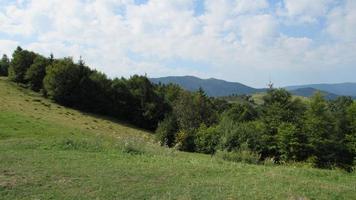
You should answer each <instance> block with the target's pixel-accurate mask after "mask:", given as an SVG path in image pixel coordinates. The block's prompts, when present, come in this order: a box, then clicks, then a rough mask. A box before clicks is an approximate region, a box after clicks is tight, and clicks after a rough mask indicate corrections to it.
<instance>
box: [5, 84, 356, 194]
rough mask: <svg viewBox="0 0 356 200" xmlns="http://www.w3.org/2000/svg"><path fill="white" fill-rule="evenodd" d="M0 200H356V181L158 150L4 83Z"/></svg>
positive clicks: (143, 136)
mask: <svg viewBox="0 0 356 200" xmlns="http://www.w3.org/2000/svg"><path fill="white" fill-rule="evenodd" d="M0 103H1V104H0V199H354V198H355V197H356V184H355V183H356V174H355V173H346V172H343V171H337V170H320V169H312V168H301V167H295V166H263V165H262V166H258V165H248V164H243V163H234V162H227V161H223V160H221V159H218V158H215V157H211V156H208V155H201V154H190V153H183V152H176V151H174V150H171V149H165V148H161V147H159V146H158V145H156V144H155V143H154V142H153V140H152V139H151V134H150V133H148V132H145V131H142V130H137V129H134V128H132V127H130V126H127V125H125V124H121V123H115V122H114V121H112V120H110V119H106V118H101V117H95V116H91V115H86V114H83V113H80V112H77V111H75V110H72V109H67V108H64V107H61V106H58V105H56V104H54V103H52V102H50V101H48V100H47V99H43V98H41V97H40V96H38V95H37V94H35V93H32V92H29V91H27V90H24V89H22V88H19V87H17V86H14V85H13V84H11V83H8V82H7V81H5V80H0Z"/></svg>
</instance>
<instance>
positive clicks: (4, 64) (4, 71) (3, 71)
mask: <svg viewBox="0 0 356 200" xmlns="http://www.w3.org/2000/svg"><path fill="white" fill-rule="evenodd" d="M9 66H10V60H9V58H8V57H7V55H6V54H4V55H3V56H2V58H1V60H0V76H7V75H8V70H9Z"/></svg>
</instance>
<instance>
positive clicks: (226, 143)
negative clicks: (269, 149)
mask: <svg viewBox="0 0 356 200" xmlns="http://www.w3.org/2000/svg"><path fill="white" fill-rule="evenodd" d="M219 129H220V130H221V131H222V137H221V144H220V146H221V148H222V149H223V150H227V151H232V150H236V149H240V148H241V145H242V144H246V145H247V146H248V148H250V149H251V150H253V151H256V152H259V151H261V149H263V148H264V147H263V140H262V139H263V138H262V135H263V133H264V125H263V123H261V122H258V121H254V122H245V123H234V122H232V121H231V120H229V119H225V120H223V121H222V122H221V123H220V124H219Z"/></svg>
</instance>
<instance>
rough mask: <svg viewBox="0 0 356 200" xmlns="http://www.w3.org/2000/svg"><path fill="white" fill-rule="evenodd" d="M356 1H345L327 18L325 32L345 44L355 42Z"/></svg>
mask: <svg viewBox="0 0 356 200" xmlns="http://www.w3.org/2000/svg"><path fill="white" fill-rule="evenodd" d="M355 10H356V1H354V0H347V1H346V2H345V3H344V4H341V5H340V6H338V7H336V8H334V9H333V10H332V11H331V12H330V13H329V14H328V16H327V18H328V23H327V31H328V33H330V34H331V35H332V36H333V37H334V38H336V39H338V40H342V41H345V42H352V41H353V42H355V40H356V12H355Z"/></svg>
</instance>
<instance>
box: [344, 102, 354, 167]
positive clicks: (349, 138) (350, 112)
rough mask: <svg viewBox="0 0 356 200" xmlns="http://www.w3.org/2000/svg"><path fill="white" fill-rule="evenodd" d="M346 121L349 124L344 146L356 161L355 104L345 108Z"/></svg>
mask: <svg viewBox="0 0 356 200" xmlns="http://www.w3.org/2000/svg"><path fill="white" fill-rule="evenodd" d="M347 119H348V121H349V122H350V124H349V132H348V133H347V134H346V146H347V148H348V149H349V151H350V152H351V153H352V154H353V156H354V160H356V102H353V103H352V104H351V105H350V106H349V107H348V108H347Z"/></svg>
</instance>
